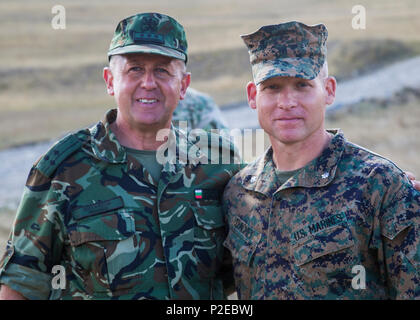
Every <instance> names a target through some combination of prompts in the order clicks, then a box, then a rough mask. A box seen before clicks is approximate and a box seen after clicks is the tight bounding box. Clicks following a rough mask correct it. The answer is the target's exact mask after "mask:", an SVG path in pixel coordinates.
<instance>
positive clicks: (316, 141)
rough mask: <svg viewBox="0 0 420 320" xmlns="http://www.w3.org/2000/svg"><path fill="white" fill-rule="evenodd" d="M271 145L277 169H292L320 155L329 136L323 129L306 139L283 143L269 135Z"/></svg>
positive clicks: (302, 165) (329, 138) (328, 140)
mask: <svg viewBox="0 0 420 320" xmlns="http://www.w3.org/2000/svg"><path fill="white" fill-rule="evenodd" d="M270 140H271V145H272V147H273V161H274V164H275V165H276V167H277V169H278V170H281V171H292V170H296V169H299V168H302V167H304V166H305V165H307V164H308V163H309V162H311V161H312V160H313V159H315V158H317V157H319V156H320V154H321V153H322V151H323V150H324V149H325V148H326V147H327V145H328V143H329V142H330V140H331V136H330V134H329V133H328V132H326V131H325V130H322V131H320V132H319V133H317V134H314V135H312V136H311V137H309V138H308V139H306V140H304V141H301V142H297V143H290V144H284V143H282V142H280V141H278V140H274V139H272V138H271V137H270Z"/></svg>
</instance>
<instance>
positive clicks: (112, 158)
mask: <svg viewBox="0 0 420 320" xmlns="http://www.w3.org/2000/svg"><path fill="white" fill-rule="evenodd" d="M117 112H118V111H117V109H111V110H109V111H108V112H107V113H106V114H105V117H104V119H103V120H102V121H99V122H98V123H97V124H96V125H95V126H93V127H91V128H90V129H89V131H90V135H91V140H90V141H91V148H92V151H93V154H94V155H95V157H96V158H98V159H100V160H102V161H105V162H109V163H124V162H127V153H126V150H125V148H124V147H123V146H122V145H121V144H120V143H119V141H118V139H117V137H116V136H115V134H114V133H113V132H112V130H111V128H110V126H111V124H112V123H113V122H114V121H115V120H116V119H117ZM166 130H167V131H163V132H164V133H165V136H167V140H166V142H165V143H164V144H162V145H161V146H160V147H159V148H158V150H157V152H158V154H159V152H160V154H161V155H162V156H163V155H164V157H163V159H164V160H165V162H164V163H163V172H172V173H174V172H178V171H180V170H182V168H183V167H184V166H185V165H186V164H187V163H188V162H187V159H188V152H189V150H190V149H191V147H192V146H193V144H192V143H191V142H190V141H189V140H188V137H187V133H186V132H184V131H181V130H179V129H178V128H175V127H174V126H173V125H171V128H170V129H166ZM203 157H207V155H206V154H205V153H203V154H202V155H200V157H198V158H197V157H194V160H195V161H192V162H191V161H190V163H189V164H192V165H196V164H197V163H198V162H199V161H200V160H201V161H202V160H203ZM202 162H203V163H206V162H204V161H202Z"/></svg>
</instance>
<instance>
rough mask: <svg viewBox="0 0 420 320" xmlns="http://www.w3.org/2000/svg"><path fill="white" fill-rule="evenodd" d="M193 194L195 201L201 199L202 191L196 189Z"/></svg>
mask: <svg viewBox="0 0 420 320" xmlns="http://www.w3.org/2000/svg"><path fill="white" fill-rule="evenodd" d="M194 192H195V198H196V199H203V190H202V189H196V190H195V191H194Z"/></svg>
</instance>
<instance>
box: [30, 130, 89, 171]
mask: <svg viewBox="0 0 420 320" xmlns="http://www.w3.org/2000/svg"><path fill="white" fill-rule="evenodd" d="M84 131H85V130H81V131H79V132H76V133H71V134H69V135H67V136H66V137H64V138H63V139H61V140H59V141H58V142H56V143H55V144H54V145H53V146H52V147H51V148H50V149H49V150H48V151H47V152H46V153H45V154H44V156H43V157H41V159H40V160H39V162H38V163H37V164H36V166H35V168H36V169H37V170H39V171H40V172H41V173H42V174H44V175H45V176H47V177H50V176H51V175H52V174H53V173H54V171H55V170H56V169H57V167H58V166H59V165H60V163H62V162H63V161H64V160H65V159H66V158H68V157H69V156H70V155H71V154H73V153H74V152H75V151H76V150H78V149H79V148H81V147H82V145H83V144H84V143H85V139H83V137H84V136H86V133H84Z"/></svg>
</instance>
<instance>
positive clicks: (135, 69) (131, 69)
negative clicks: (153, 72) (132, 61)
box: [129, 67, 141, 72]
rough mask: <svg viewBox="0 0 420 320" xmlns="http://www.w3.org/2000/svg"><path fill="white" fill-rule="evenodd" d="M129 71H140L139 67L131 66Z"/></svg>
mask: <svg viewBox="0 0 420 320" xmlns="http://www.w3.org/2000/svg"><path fill="white" fill-rule="evenodd" d="M129 71H134V72H139V71H141V68H140V67H131V68H130V69H129Z"/></svg>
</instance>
